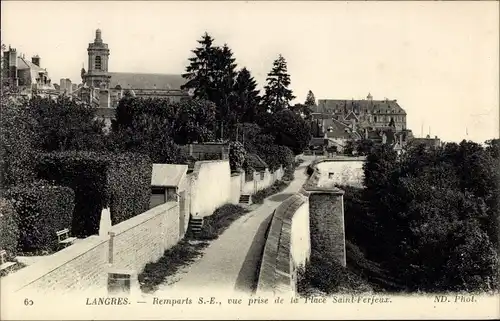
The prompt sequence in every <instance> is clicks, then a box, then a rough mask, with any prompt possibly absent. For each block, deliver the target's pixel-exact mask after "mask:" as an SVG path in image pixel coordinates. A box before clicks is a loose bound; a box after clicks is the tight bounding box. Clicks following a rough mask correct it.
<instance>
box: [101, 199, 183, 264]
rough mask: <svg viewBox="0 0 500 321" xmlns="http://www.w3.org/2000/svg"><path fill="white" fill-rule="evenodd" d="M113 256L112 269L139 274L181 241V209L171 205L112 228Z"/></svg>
mask: <svg viewBox="0 0 500 321" xmlns="http://www.w3.org/2000/svg"><path fill="white" fill-rule="evenodd" d="M109 234H110V254H111V255H112V256H111V262H112V264H113V268H116V269H124V270H132V271H135V272H136V273H139V272H140V271H141V270H142V269H143V268H144V266H145V265H146V264H147V263H149V262H154V261H157V260H158V259H159V258H160V257H161V256H162V255H163V253H164V252H165V250H167V249H169V248H170V247H172V246H174V245H175V244H177V242H178V241H179V239H180V237H179V206H178V203H177V202H168V203H165V204H162V205H160V206H157V207H154V208H152V209H150V210H149V211H147V212H144V213H142V214H140V215H138V216H135V217H133V218H131V219H129V220H127V221H124V222H121V223H120V224H117V225H115V226H113V227H112V228H111V230H110V232H109Z"/></svg>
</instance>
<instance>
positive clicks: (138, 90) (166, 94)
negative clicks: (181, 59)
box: [74, 29, 190, 128]
mask: <svg viewBox="0 0 500 321" xmlns="http://www.w3.org/2000/svg"><path fill="white" fill-rule="evenodd" d="M87 52H88V70H87V71H85V70H84V69H82V81H83V86H81V87H79V88H77V89H76V90H75V91H74V94H75V95H77V96H78V97H80V99H82V100H84V101H87V102H88V103H91V104H93V105H94V106H96V107H98V111H97V114H98V117H100V118H101V119H103V120H104V122H105V124H106V126H107V127H108V128H109V126H110V125H111V121H112V119H113V118H114V109H115V108H116V107H117V106H118V103H119V101H120V100H121V99H122V98H123V97H124V95H125V93H126V92H129V93H130V94H131V95H132V96H134V97H143V98H162V99H169V100H170V101H172V102H177V101H180V100H183V99H189V97H190V96H189V94H188V92H187V91H185V90H182V89H181V86H182V85H183V84H184V82H185V81H184V79H183V78H182V76H181V75H177V74H148V73H130V72H110V71H109V58H110V49H109V47H108V44H107V43H105V42H104V41H103V38H102V33H101V30H99V29H97V30H96V33H95V39H94V42H93V43H89V46H88V48H87Z"/></svg>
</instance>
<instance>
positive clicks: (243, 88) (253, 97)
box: [234, 67, 261, 123]
mask: <svg viewBox="0 0 500 321" xmlns="http://www.w3.org/2000/svg"><path fill="white" fill-rule="evenodd" d="M234 97H235V99H234V105H235V112H236V113H237V122H238V123H245V122H255V121H256V119H255V117H256V114H257V112H258V110H257V106H259V104H260V100H261V98H260V96H259V90H258V89H257V82H256V81H255V79H254V78H253V77H252V75H251V74H250V71H249V70H248V69H246V68H245V67H244V68H243V69H241V70H240V71H239V72H238V76H237V77H236V82H235V84H234Z"/></svg>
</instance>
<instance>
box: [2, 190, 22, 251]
mask: <svg viewBox="0 0 500 321" xmlns="http://www.w3.org/2000/svg"><path fill="white" fill-rule="evenodd" d="M18 222H19V216H18V215H17V212H16V210H15V209H14V207H13V206H12V204H11V202H9V201H8V200H6V199H4V198H0V249H2V250H5V251H7V256H9V258H10V257H15V256H16V253H17V242H18V240H19V228H18Z"/></svg>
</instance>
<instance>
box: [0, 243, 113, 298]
mask: <svg viewBox="0 0 500 321" xmlns="http://www.w3.org/2000/svg"><path fill="white" fill-rule="evenodd" d="M108 249H109V237H107V236H104V237H100V236H90V237H88V238H86V239H85V240H82V241H80V242H78V243H76V244H74V245H72V246H70V247H67V248H65V249H63V250H61V251H59V252H57V253H55V254H53V255H51V256H47V257H43V258H41V259H40V260H39V261H37V262H36V263H35V264H33V265H30V266H27V267H25V268H22V269H21V270H19V271H17V272H16V273H13V274H9V275H7V276H5V277H3V278H2V281H1V282H2V293H12V292H18V291H21V290H22V291H27V292H28V293H31V292H35V293H36V292H38V293H48V292H51V291H57V292H58V293H67V292H72V291H81V290H86V289H90V288H92V289H102V288H104V287H105V286H106V278H107V274H106V271H107V269H108V267H109V264H108Z"/></svg>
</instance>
